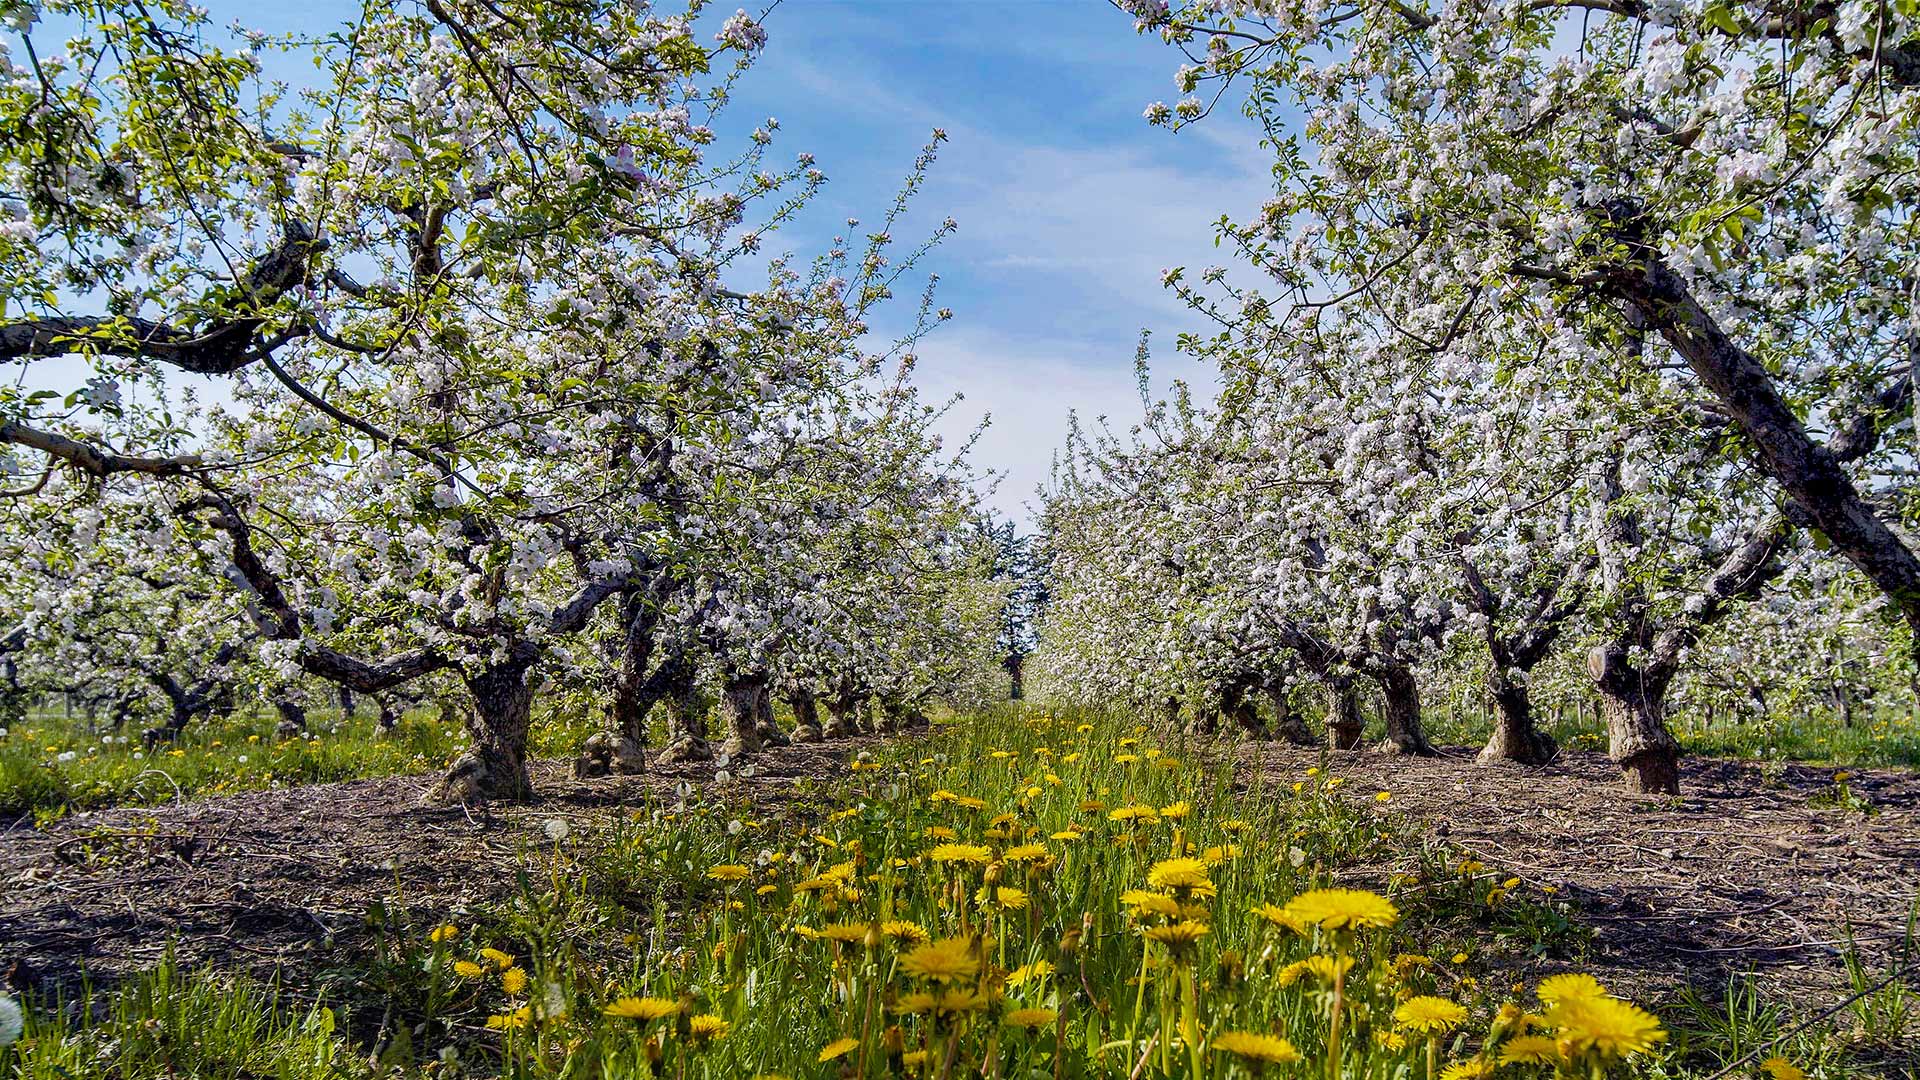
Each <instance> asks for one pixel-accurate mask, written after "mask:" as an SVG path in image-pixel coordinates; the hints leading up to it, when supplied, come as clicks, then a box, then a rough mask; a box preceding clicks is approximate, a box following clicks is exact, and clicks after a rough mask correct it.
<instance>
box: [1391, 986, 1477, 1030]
mask: <svg viewBox="0 0 1920 1080" xmlns="http://www.w3.org/2000/svg"><path fill="white" fill-rule="evenodd" d="M1466 1018H1467V1010H1466V1009H1465V1008H1463V1007H1461V1006H1460V1005H1458V1004H1456V1003H1454V1002H1451V1001H1448V1000H1447V999H1446V998H1438V997H1431V996H1428V995H1425V994H1422V995H1420V996H1419V997H1410V998H1408V999H1407V1000H1405V1001H1403V1002H1401V1003H1400V1007H1399V1008H1397V1009H1395V1010H1393V1019H1394V1022H1395V1023H1397V1024H1399V1025H1400V1026H1401V1027H1403V1028H1406V1029H1408V1030H1409V1031H1420V1032H1425V1033H1427V1034H1429V1035H1443V1034H1445V1033H1447V1032H1449V1031H1452V1030H1453V1029H1454V1028H1457V1027H1459V1026H1460V1024H1461V1022H1462V1021H1464V1020H1465V1019H1466Z"/></svg>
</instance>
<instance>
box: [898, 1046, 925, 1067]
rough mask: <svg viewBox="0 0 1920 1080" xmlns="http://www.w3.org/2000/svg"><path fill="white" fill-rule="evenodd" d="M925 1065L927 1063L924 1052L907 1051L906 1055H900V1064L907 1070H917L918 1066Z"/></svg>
mask: <svg viewBox="0 0 1920 1080" xmlns="http://www.w3.org/2000/svg"><path fill="white" fill-rule="evenodd" d="M926 1063H927V1052H926V1051H925V1050H909V1051H907V1052H906V1053H904V1054H901V1055H900V1064H902V1065H904V1066H906V1067H907V1068H909V1069H918V1068H919V1067H920V1066H922V1065H925V1064H926Z"/></svg>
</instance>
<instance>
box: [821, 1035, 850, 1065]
mask: <svg viewBox="0 0 1920 1080" xmlns="http://www.w3.org/2000/svg"><path fill="white" fill-rule="evenodd" d="M858 1049H860V1040H859V1039H854V1038H845V1039H835V1040H833V1041H832V1042H830V1043H828V1044H827V1045H825V1046H823V1047H821V1048H820V1056H819V1057H817V1058H815V1059H814V1060H815V1061H823V1062H824V1061H832V1060H833V1059H835V1058H842V1057H846V1056H847V1055H848V1054H851V1053H853V1052H854V1051H855V1050H858Z"/></svg>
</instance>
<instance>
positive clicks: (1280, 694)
mask: <svg viewBox="0 0 1920 1080" xmlns="http://www.w3.org/2000/svg"><path fill="white" fill-rule="evenodd" d="M1267 700H1269V701H1271V702H1273V729H1272V730H1273V733H1274V734H1275V735H1278V736H1279V737H1280V738H1282V739H1285V740H1286V741H1287V742H1289V743H1292V744H1293V745H1294V746H1318V745H1319V743H1320V740H1319V739H1317V738H1315V737H1314V734H1313V729H1312V728H1310V727H1308V726H1307V719H1306V717H1304V716H1301V715H1300V713H1299V711H1298V710H1296V709H1295V708H1294V707H1293V702H1292V700H1291V699H1289V698H1288V696H1287V689H1286V687H1284V686H1282V685H1280V684H1279V683H1273V684H1270V685H1269V686H1268V687H1267Z"/></svg>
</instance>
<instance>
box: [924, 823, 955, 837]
mask: <svg viewBox="0 0 1920 1080" xmlns="http://www.w3.org/2000/svg"><path fill="white" fill-rule="evenodd" d="M959 836H960V834H959V833H957V832H954V831H953V830H952V829H949V828H947V827H946V826H945V825H929V826H927V838H928V839H930V840H954V839H958V838H959Z"/></svg>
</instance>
